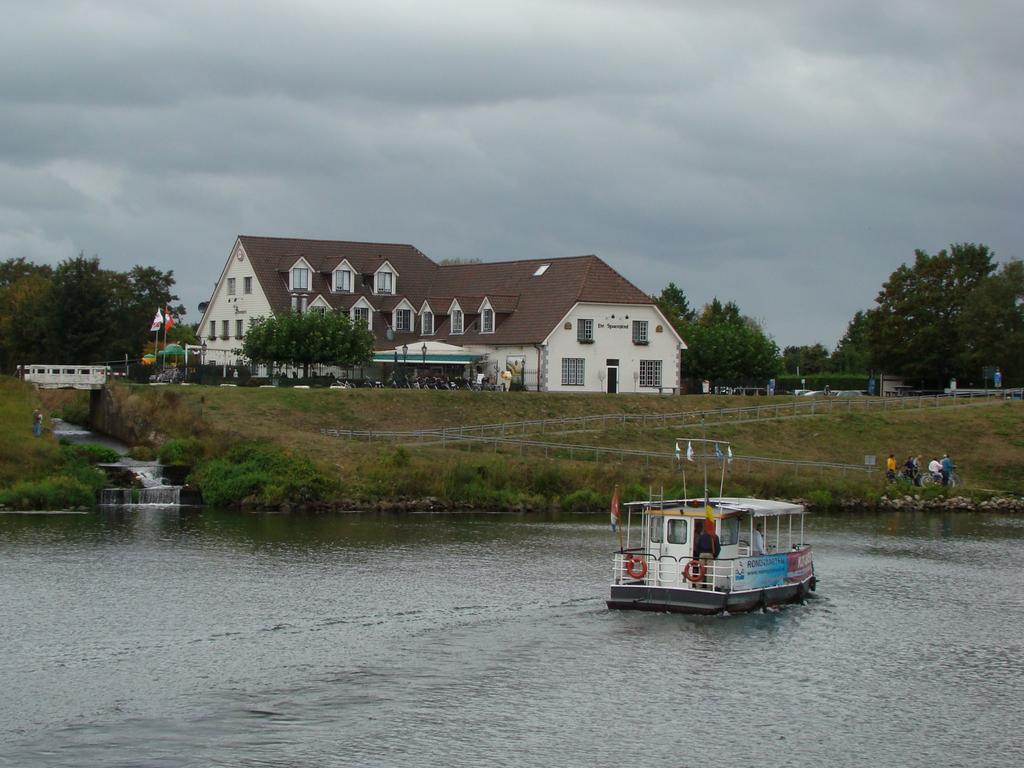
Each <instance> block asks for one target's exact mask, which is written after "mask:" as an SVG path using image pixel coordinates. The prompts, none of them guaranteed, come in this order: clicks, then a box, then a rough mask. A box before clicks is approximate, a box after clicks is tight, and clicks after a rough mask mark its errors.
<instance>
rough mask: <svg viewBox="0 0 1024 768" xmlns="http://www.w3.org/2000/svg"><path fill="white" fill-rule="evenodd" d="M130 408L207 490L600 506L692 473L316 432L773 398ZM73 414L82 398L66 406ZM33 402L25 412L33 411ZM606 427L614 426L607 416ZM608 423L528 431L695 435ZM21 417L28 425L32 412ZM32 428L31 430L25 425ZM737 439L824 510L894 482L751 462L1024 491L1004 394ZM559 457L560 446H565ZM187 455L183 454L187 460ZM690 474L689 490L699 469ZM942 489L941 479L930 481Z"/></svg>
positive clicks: (128, 403)
mask: <svg viewBox="0 0 1024 768" xmlns="http://www.w3.org/2000/svg"><path fill="white" fill-rule="evenodd" d="M114 391H115V396H116V397H117V399H118V407H119V409H120V412H121V414H122V417H123V418H126V419H129V420H135V421H137V422H138V425H137V427H138V428H137V429H136V430H135V431H136V432H137V433H138V434H146V435H149V436H151V437H150V439H149V440H148V441H147V442H148V443H149V444H148V445H147V446H145V450H148V451H151V452H155V451H162V453H163V454H164V455H165V456H166V457H174V456H176V457H178V458H177V459H174V458H169V459H168V460H195V461H197V470H196V472H195V474H194V476H193V480H194V481H195V482H196V483H197V484H198V485H199V486H200V488H201V489H202V490H203V492H204V494H205V495H206V496H207V498H208V499H210V500H216V501H218V502H228V501H230V500H234V501H235V502H240V501H243V500H248V502H249V503H251V504H255V505H260V504H268V505H274V504H280V503H282V502H292V503H314V502H317V501H325V500H326V501H332V500H333V501H338V502H339V503H353V504H362V503H366V502H368V501H371V502H372V501H374V500H378V499H396V498H422V497H428V496H429V497H436V498H438V499H442V500H445V501H446V502H448V503H454V504H464V505H480V506H500V507H517V506H522V507H531V508H536V507H546V506H550V505H558V506H561V507H563V508H569V509H579V510H584V509H600V508H603V507H605V506H606V504H607V501H608V497H609V495H610V492H611V488H612V487H613V485H614V484H615V483H619V484H620V485H622V486H623V488H624V489H625V496H626V498H643V497H646V496H647V494H648V491H649V489H650V488H651V487H653V488H655V489H660V488H661V487H662V486H664V488H665V491H666V493H667V494H670V495H682V492H683V476H682V475H681V474H680V473H679V472H678V471H677V470H675V469H674V468H673V467H672V466H671V463H670V462H658V461H654V462H651V463H650V464H649V465H648V463H647V462H644V461H639V462H635V461H629V460H626V461H619V460H608V459H607V458H603V459H601V460H600V462H596V461H594V460H593V459H592V458H591V459H589V460H582V458H581V457H580V456H579V454H576V459H577V460H561V459H555V458H549V459H545V458H543V455H542V454H541V455H537V454H536V453H523V454H520V452H519V449H517V448H515V447H507V446H503V447H501V449H500V450H499V452H495V450H494V448H493V446H483V445H470V444H462V445H455V446H451V445H448V446H444V447H442V446H441V445H437V444H422V445H421V444H416V445H404V446H399V445H394V444H382V443H377V442H374V443H367V442H353V441H350V440H339V439H332V438H327V437H323V436H321V435H320V433H319V430H320V429H321V428H322V427H337V428H342V429H378V430H380V429H388V430H411V429H425V428H436V427H439V426H447V427H457V426H460V425H469V424H482V423H497V422H507V421H518V420H534V419H557V418H564V417H569V416H583V415H593V414H608V415H609V416H614V415H618V414H622V413H631V414H638V413H647V414H666V413H676V412H680V411H698V410H707V409H713V408H735V407H738V406H742V405H753V404H759V405H760V404H765V403H766V402H768V401H767V400H766V399H765V398H740V397H724V396H723V397H714V396H712V397H706V396H691V397H652V396H631V395H616V396H601V395H562V394H544V395H541V394H536V393H489V392H434V391H418V390H340V391H339V390H315V389H313V390H294V389H245V388H231V387H225V388H220V387H217V388H213V387H209V388H208V387H145V386H119V387H116V388H115V390H114ZM771 402H777V403H785V402H788V400H787V399H785V398H776V399H775V400H773V401H771ZM62 407H64V408H69V407H70V408H73V407H75V404H74V402H67V401H65V402H64V403H62ZM30 412H31V409H29V413H30ZM609 421H611V420H609ZM651 422H652V423H650V424H648V425H647V426H641V425H637V424H627V425H621V424H611V423H610V425H609V427H608V428H607V429H597V430H588V431H570V432H565V433H558V434H554V433H551V432H547V433H545V434H544V435H534V436H533V437H534V438H542V439H544V440H547V441H553V442H559V443H573V444H577V445H588V446H606V447H619V448H636V449H645V450H658V451H669V450H671V448H672V445H673V442H674V440H675V438H676V437H679V436H680V435H681V434H682V435H686V434H693V432H694V430H693V429H692V428H689V429H687V430H684V429H678V428H673V427H671V426H669V427H662V426H660V425H657V424H656V420H653V419H652V420H651ZM26 423H30V421H29V422H26ZM25 432H26V435H30V432H29V430H28V428H27V427H26V430H25ZM708 433H709V435H711V436H714V437H717V438H719V439H722V440H728V441H730V442H731V443H732V445H733V451H734V452H735V453H736V455H737V459H736V460H735V461H734V462H733V464H732V465H731V466H730V467H729V475H730V476H729V480H728V481H727V483H726V491H727V492H728V493H733V494H752V495H765V496H777V497H790V498H792V497H800V498H809V499H812V500H815V501H817V502H819V503H821V504H827V503H830V502H839V501H842V500H845V499H863V500H866V501H868V502H870V501H872V500H873V499H876V498H878V497H880V496H881V495H882V494H885V493H887V492H889V491H890V490H891V489H889V488H887V487H886V485H885V483H884V481H883V479H882V477H881V473H875V474H874V475H868V474H867V473H864V472H853V471H850V472H847V473H845V474H841V473H836V472H821V471H811V472H809V471H807V470H806V469H805V470H803V471H802V472H800V471H796V470H794V469H792V468H787V467H779V466H769V465H763V464H757V463H754V462H749V461H746V460H745V458H744V457H771V458H786V459H802V460H811V461H820V462H841V463H846V464H851V465H861V464H862V462H863V460H864V457H865V456H867V455H874V456H875V457H876V458H877V461H878V462H879V465H881V464H883V463H884V460H885V456H886V455H887V454H888V452H889V451H893V452H895V453H896V455H897V457H898V458H899V459H900V460H901V461H902V459H904V458H905V457H906V456H907V455H908V454H910V453H914V454H918V453H920V454H922V455H923V456H924V457H925V460H927V459H929V458H931V457H935V456H941V455H942V453H943V452H949V453H950V455H951V456H953V457H954V459H955V460H956V462H957V464H958V466H959V469H960V472H961V475H962V476H963V477H964V478H965V479H966V481H967V488H966V490H967V492H969V493H973V494H977V495H981V496H985V495H993V494H996V495H998V494H1020V493H1021V492H1022V490H1024V439H1022V438H1021V436H1022V435H1024V405H1022V404H1021V403H1019V402H999V403H993V404H986V405H965V406H963V407H959V406H958V407H953V408H920V409H917V408H914V409H908V410H893V411H888V412H885V413H880V412H872V413H856V412H854V413H836V414H834V415H816V416H813V417H806V418H797V419H788V420H786V419H783V420H777V421H763V422H759V423H750V424H725V425H721V426H710V427H708ZM558 454H559V452H558V451H551V455H552V456H555V455H558ZM182 457H185V458H182ZM688 466H689V470H690V471H689V472H688V474H687V476H686V482H687V489H686V490H687V491H689V492H690V493H693V492H694V491H695V490H699V489H698V488H697V486H698V485H700V484H701V478H700V477H699V476H698V472H696V471H693V469H694V468H693V467H692V465H688ZM929 493H932V494H942V493H944V491H943V490H942V489H938V490H930V491H929Z"/></svg>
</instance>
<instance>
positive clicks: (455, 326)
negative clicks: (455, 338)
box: [452, 309, 462, 334]
mask: <svg viewBox="0 0 1024 768" xmlns="http://www.w3.org/2000/svg"><path fill="white" fill-rule="evenodd" d="M452 333H454V334H461V333H462V310H461V309H453V310H452Z"/></svg>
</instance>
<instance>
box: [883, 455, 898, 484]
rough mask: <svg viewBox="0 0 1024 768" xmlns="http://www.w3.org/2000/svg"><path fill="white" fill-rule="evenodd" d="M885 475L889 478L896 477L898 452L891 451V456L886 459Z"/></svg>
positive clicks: (893, 478)
mask: <svg viewBox="0 0 1024 768" xmlns="http://www.w3.org/2000/svg"><path fill="white" fill-rule="evenodd" d="M885 476H886V477H887V478H888V479H889V480H895V479H896V454H895V453H890V454H889V458H888V459H886V460H885Z"/></svg>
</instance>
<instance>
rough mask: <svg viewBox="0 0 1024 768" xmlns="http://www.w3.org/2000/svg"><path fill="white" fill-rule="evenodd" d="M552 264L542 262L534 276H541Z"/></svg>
mask: <svg viewBox="0 0 1024 768" xmlns="http://www.w3.org/2000/svg"><path fill="white" fill-rule="evenodd" d="M550 266H551V265H550V264H541V265H540V266H539V267H537V271H536V272H534V273H533V276H534V277H540V276H541V275H543V274H544V273H545V272H547V271H548V267H550Z"/></svg>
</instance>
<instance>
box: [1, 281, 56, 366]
mask: <svg viewBox="0 0 1024 768" xmlns="http://www.w3.org/2000/svg"><path fill="white" fill-rule="evenodd" d="M49 309H50V280H49V278H48V277H47V276H45V275H44V274H43V273H37V274H27V275H25V276H24V277H21V278H19V279H17V280H15V281H14V282H13V283H11V284H10V285H7V286H5V287H2V288H0V365H2V366H3V367H2V370H6V371H11V370H13V369H14V368H15V367H17V366H18V365H27V364H29V363H38V362H51V360H52V359H54V358H52V357H51V349H50V341H51V336H50V324H49V315H48V313H49Z"/></svg>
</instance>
